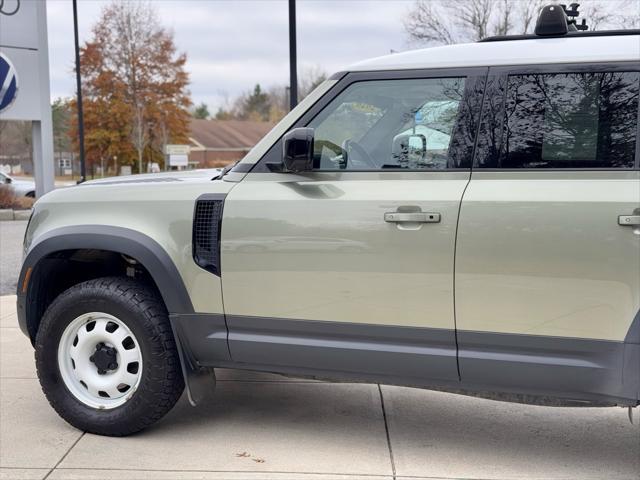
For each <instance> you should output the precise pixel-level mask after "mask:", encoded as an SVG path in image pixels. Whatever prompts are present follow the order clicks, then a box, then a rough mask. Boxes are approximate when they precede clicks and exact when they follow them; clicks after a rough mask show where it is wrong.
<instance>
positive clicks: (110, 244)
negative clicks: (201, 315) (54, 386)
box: [17, 225, 204, 405]
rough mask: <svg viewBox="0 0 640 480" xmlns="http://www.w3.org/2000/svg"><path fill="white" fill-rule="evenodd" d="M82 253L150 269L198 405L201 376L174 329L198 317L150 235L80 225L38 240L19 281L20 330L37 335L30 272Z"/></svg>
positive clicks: (191, 396) (168, 260)
mask: <svg viewBox="0 0 640 480" xmlns="http://www.w3.org/2000/svg"><path fill="white" fill-rule="evenodd" d="M79 249H91V250H107V251H111V252H116V253H121V254H124V255H127V256H129V257H131V258H134V259H136V260H137V261H138V262H140V263H141V264H142V265H143V266H144V267H145V268H146V269H147V271H148V272H149V274H150V275H151V277H152V278H153V281H154V282H155V284H156V286H157V287H158V290H159V291H160V295H161V296H162V299H163V301H164V303H165V306H166V307H167V311H168V313H169V320H170V322H171V328H172V330H173V332H174V337H175V341H176V346H177V348H178V353H179V357H180V363H181V367H182V374H183V377H184V380H185V386H186V388H187V394H188V397H189V400H190V402H191V403H192V404H194V405H195V403H196V402H195V398H194V397H196V395H195V393H196V392H195V391H194V392H192V391H191V390H192V389H194V387H200V388H195V390H196V391H199V390H201V389H204V386H200V384H201V383H202V382H196V379H197V377H198V376H201V373H200V372H198V370H197V368H196V366H194V365H190V364H188V363H187V362H186V358H185V357H187V352H185V351H184V346H183V345H182V343H181V341H180V338H179V336H178V335H177V332H176V330H175V327H174V325H173V323H174V321H173V318H174V315H180V314H182V315H184V314H193V313H195V312H194V309H193V304H192V303H191V298H190V297H189V293H188V292H187V289H186V287H185V285H184V282H183V280H182V277H181V276H180V272H178V269H177V268H176V266H175V264H174V263H173V261H172V260H171V258H170V257H169V255H168V254H167V252H166V251H165V250H164V249H163V248H162V247H161V246H160V244H158V242H156V241H155V240H153V239H152V238H151V237H148V236H147V235H144V234H142V233H140V232H137V231H135V230H131V229H128V228H123V227H116V226H110V225H77V226H69V227H60V228H56V229H53V230H50V231H48V232H46V233H44V234H43V235H42V236H40V237H38V238H37V240H36V241H35V243H34V244H33V246H32V247H31V248H30V250H29V252H28V253H27V255H26V257H25V259H24V261H23V264H22V268H21V270H20V275H19V277H18V285H17V296H18V299H17V312H18V323H19V325H20V329H21V330H22V331H23V333H24V334H25V335H27V336H28V337H29V338H31V339H32V341H33V337H34V336H35V332H31V331H30V329H29V324H28V321H27V319H28V313H29V312H28V311H27V308H28V298H29V289H28V290H27V292H22V288H21V287H22V285H23V282H24V279H25V276H26V275H27V272H28V271H30V269H31V271H34V269H35V268H36V266H37V265H38V263H39V262H40V261H41V260H42V259H44V258H46V257H47V256H49V255H51V254H54V253H56V252H62V251H65V250H79ZM198 374H200V375H198ZM190 383H194V385H193V386H192V385H190ZM197 396H198V397H199V396H200V395H197Z"/></svg>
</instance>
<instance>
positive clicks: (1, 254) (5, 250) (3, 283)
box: [0, 220, 27, 295]
mask: <svg viewBox="0 0 640 480" xmlns="http://www.w3.org/2000/svg"><path fill="white" fill-rule="evenodd" d="M26 228H27V221H26V220H25V221H16V222H12V221H9V222H0V295H13V294H14V293H15V292H16V282H17V281H18V274H19V273H20V265H21V263H22V240H23V238H24V231H25V230H26Z"/></svg>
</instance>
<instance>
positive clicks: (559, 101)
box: [479, 72, 640, 169]
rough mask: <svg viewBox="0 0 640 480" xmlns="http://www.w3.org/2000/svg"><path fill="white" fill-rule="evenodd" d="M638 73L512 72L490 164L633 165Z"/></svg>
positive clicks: (486, 164) (483, 162)
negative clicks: (515, 73)
mask: <svg viewBox="0 0 640 480" xmlns="http://www.w3.org/2000/svg"><path fill="white" fill-rule="evenodd" d="M639 82H640V73H637V72H602V73H567V74H529V75H511V76H509V77H508V79H507V82H506V102H505V105H504V113H503V119H502V140H501V142H500V143H499V148H497V149H496V151H495V152H494V153H493V154H492V155H487V156H486V157H485V158H482V157H479V158H480V163H479V166H480V167H485V168H486V167H488V168H509V169H517V168H572V169H575V168H611V169H615V168H633V166H634V156H635V149H636V132H637V125H638V91H639Z"/></svg>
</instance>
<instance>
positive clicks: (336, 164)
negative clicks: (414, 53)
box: [308, 78, 465, 170]
mask: <svg viewBox="0 0 640 480" xmlns="http://www.w3.org/2000/svg"><path fill="white" fill-rule="evenodd" d="M464 88H465V79H464V78H434V79H410V80H384V81H366V82H357V83H354V84H351V85H350V86H349V87H347V89H345V90H344V91H343V92H342V93H340V94H339V95H338V96H337V97H336V98H335V99H333V101H331V102H330V103H329V105H328V106H327V107H326V108H325V109H324V110H323V111H322V112H320V114H318V115H317V116H316V117H315V118H314V119H313V120H312V121H311V122H310V123H309V125H308V126H309V127H312V128H314V130H315V139H314V167H315V168H316V169H319V170H336V169H339V170H377V169H431V170H442V169H446V168H448V165H449V163H450V155H449V150H450V146H451V143H452V136H453V134H454V130H455V126H456V124H457V122H458V118H459V115H460V110H461V105H462V99H463V94H464Z"/></svg>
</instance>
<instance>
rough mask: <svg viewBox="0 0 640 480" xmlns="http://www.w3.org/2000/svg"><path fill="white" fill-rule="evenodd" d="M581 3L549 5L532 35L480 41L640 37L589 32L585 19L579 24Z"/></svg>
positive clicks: (616, 32)
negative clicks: (615, 36) (617, 36)
mask: <svg viewBox="0 0 640 480" xmlns="http://www.w3.org/2000/svg"><path fill="white" fill-rule="evenodd" d="M578 7H580V4H579V3H572V4H571V5H569V7H567V6H566V5H562V4H561V5H547V6H546V7H543V8H542V10H540V15H538V20H537V22H536V28H535V32H534V33H533V34H532V35H509V36H498V37H489V38H484V39H482V40H480V41H481V42H496V41H504V40H525V39H531V38H549V37H551V38H558V37H569V36H570V37H600V36H612V35H638V34H639V33H640V30H601V31H597V32H588V31H587V30H588V29H589V27H588V25H587V22H586V20H585V19H582V22H581V23H578V20H577V18H578V17H579V16H580V12H578Z"/></svg>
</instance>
